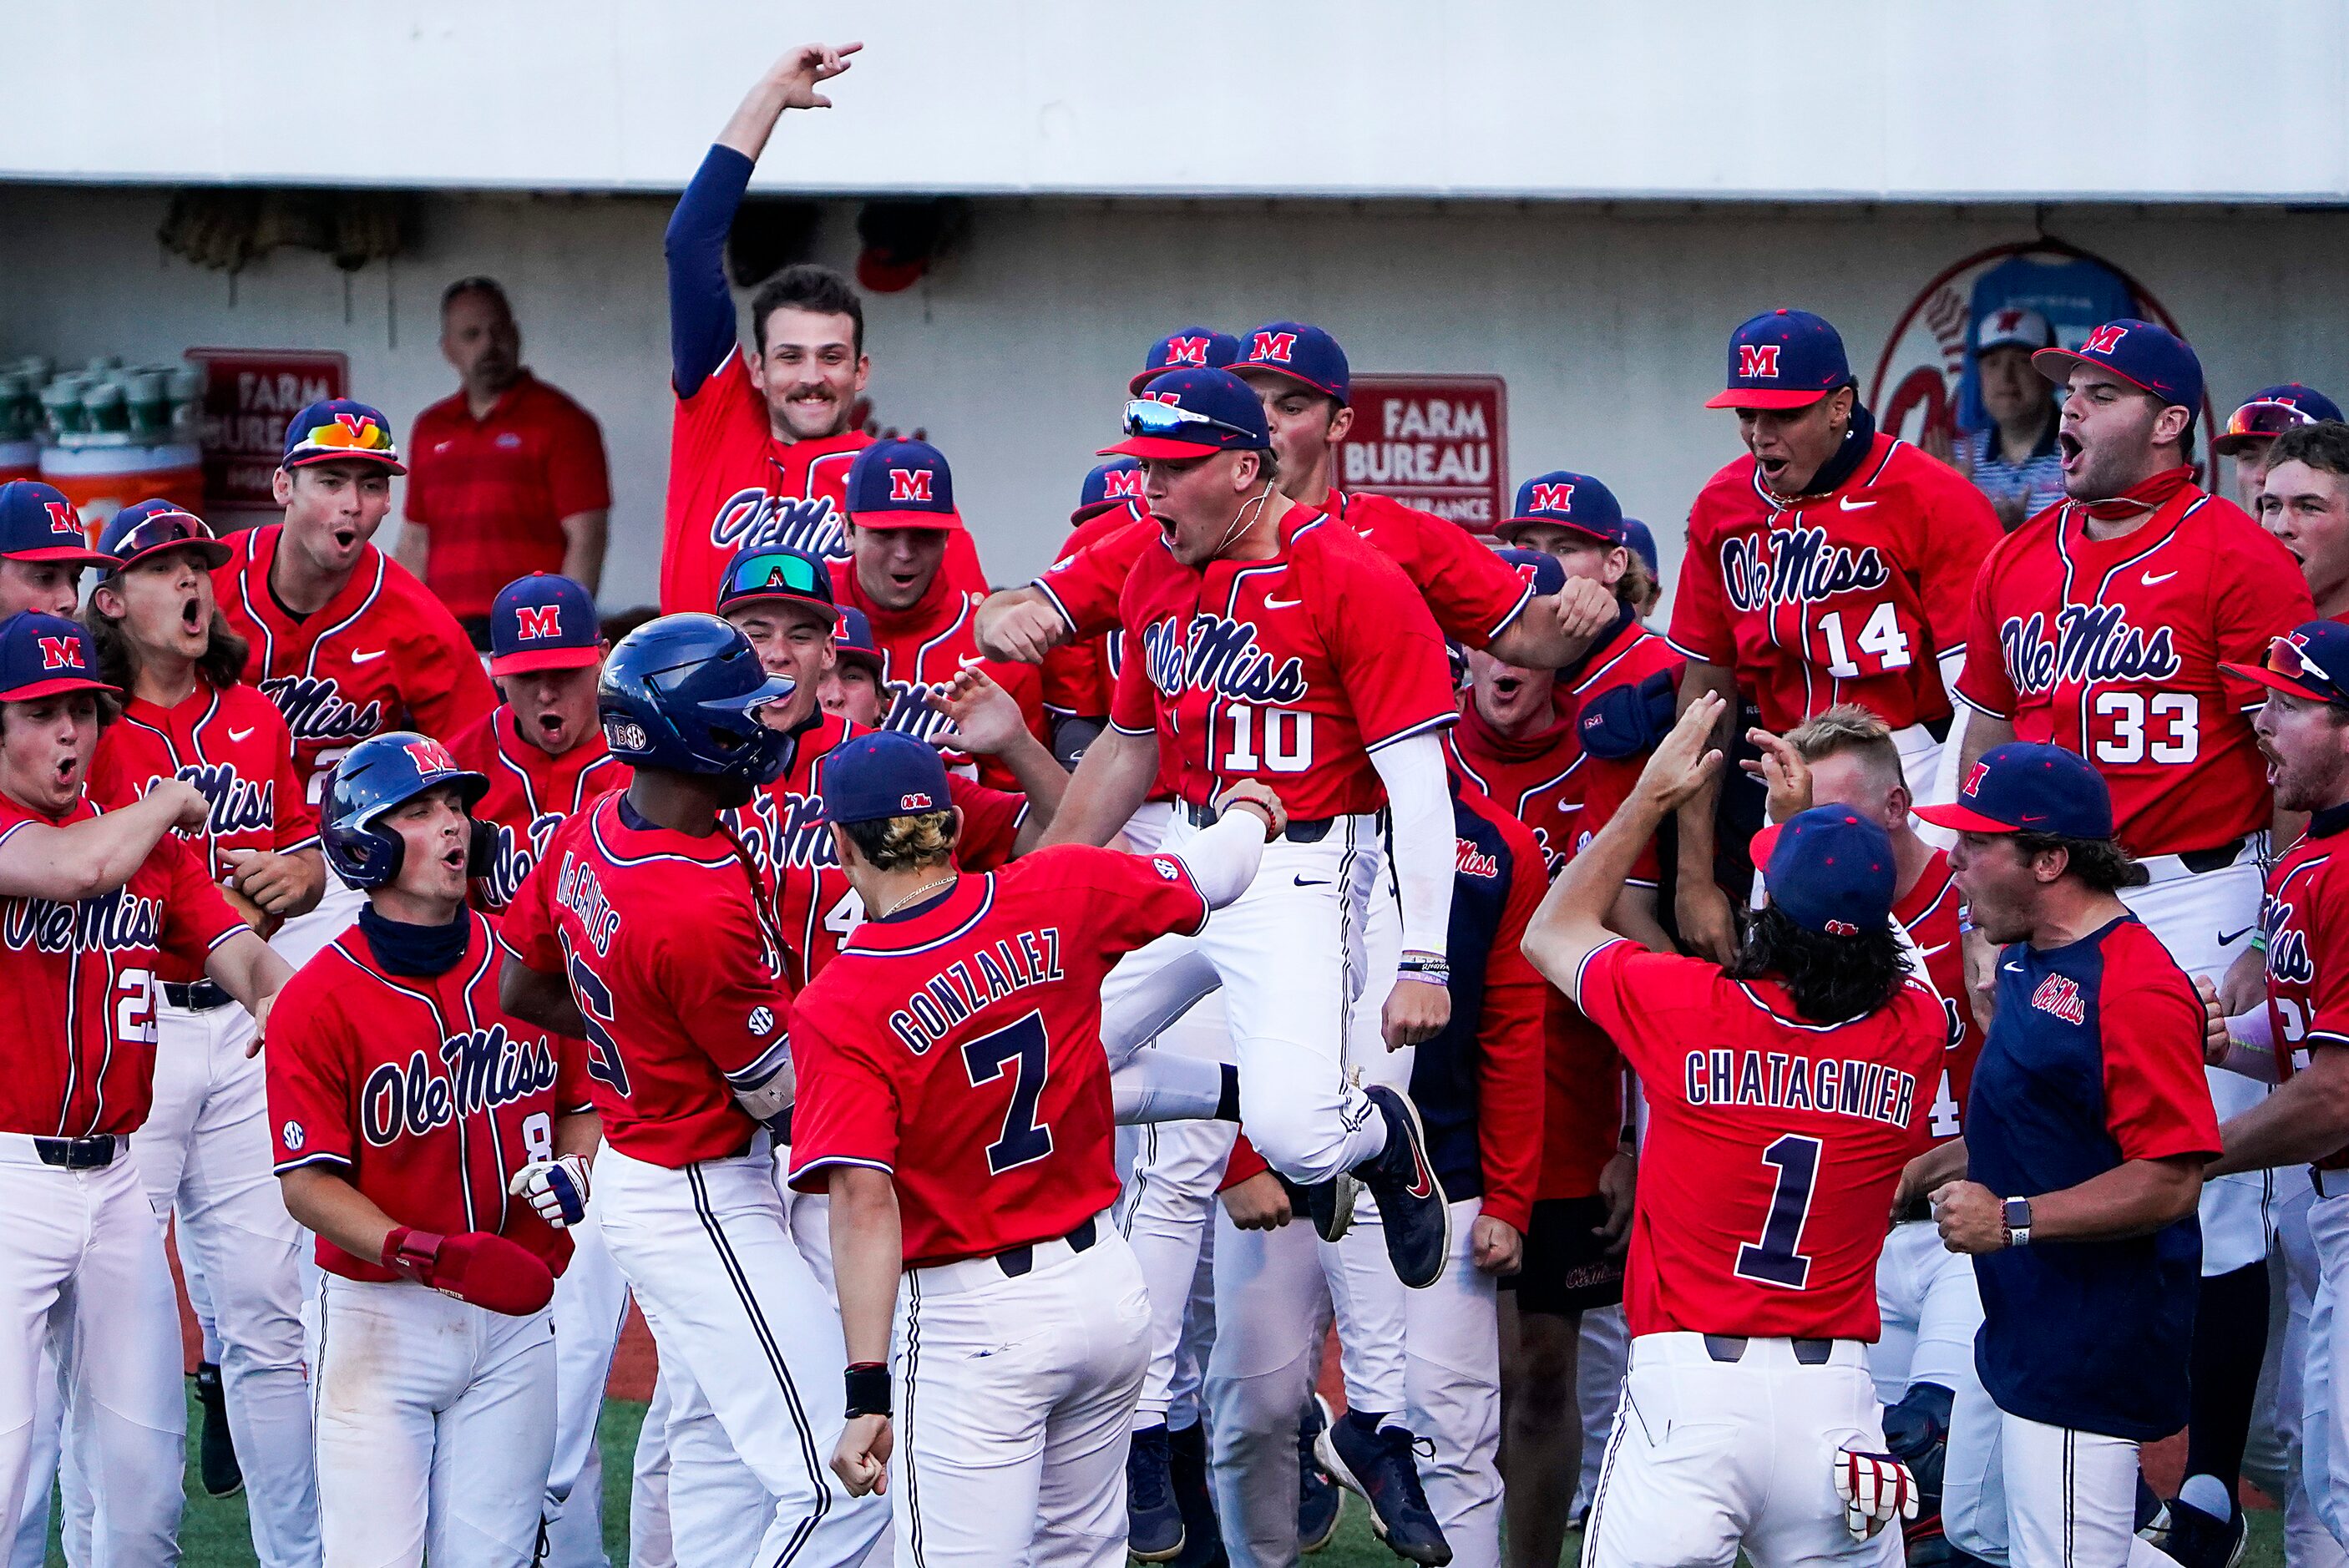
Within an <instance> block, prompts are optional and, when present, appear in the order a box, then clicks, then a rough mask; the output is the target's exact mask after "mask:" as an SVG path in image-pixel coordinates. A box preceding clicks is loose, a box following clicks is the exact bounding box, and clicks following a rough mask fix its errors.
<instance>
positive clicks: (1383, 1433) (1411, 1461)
mask: <svg viewBox="0 0 2349 1568" xmlns="http://www.w3.org/2000/svg"><path fill="white" fill-rule="evenodd" d="M1417 1447H1418V1440H1417V1439H1414V1438H1413V1436H1412V1435H1411V1433H1410V1432H1409V1431H1407V1430H1406V1429H1403V1428H1402V1427H1399V1426H1381V1425H1380V1417H1379V1416H1378V1415H1377V1414H1376V1413H1375V1412H1371V1411H1357V1410H1349V1411H1347V1412H1346V1413H1345V1414H1344V1415H1342V1416H1340V1417H1339V1418H1337V1419H1336V1420H1335V1421H1332V1422H1331V1423H1330V1425H1329V1426H1328V1427H1326V1428H1324V1429H1322V1432H1321V1436H1320V1439H1319V1440H1318V1441H1317V1442H1316V1443H1315V1444H1314V1449H1313V1451H1314V1452H1315V1454H1316V1455H1318V1456H1319V1459H1320V1460H1321V1463H1322V1466H1323V1468H1325V1469H1327V1470H1329V1472H1330V1476H1331V1477H1332V1478H1333V1479H1334V1480H1336V1481H1337V1482H1338V1484H1339V1485H1340V1486H1342V1487H1344V1488H1345V1489H1346V1490H1347V1491H1351V1492H1357V1493H1359V1494H1361V1499H1362V1501H1365V1502H1367V1503H1369V1504H1370V1505H1371V1532H1373V1533H1374V1534H1376V1535H1377V1536H1378V1538H1379V1539H1380V1540H1381V1541H1383V1542H1386V1543H1387V1549H1388V1550H1389V1551H1391V1552H1392V1553H1394V1554H1395V1555H1396V1556H1398V1557H1401V1558H1403V1559H1405V1560H1406V1561H1409V1562H1413V1563H1428V1564H1431V1565H1432V1568H1443V1564H1444V1563H1449V1562H1451V1561H1452V1545H1451V1543H1450V1542H1447V1541H1445V1540H1444V1530H1443V1527H1442V1526H1440V1525H1438V1524H1437V1523H1436V1522H1435V1512H1434V1511H1433V1509H1431V1508H1429V1507H1428V1506H1427V1493H1426V1492H1425V1491H1423V1490H1421V1488H1420V1484H1419V1464H1418V1461H1417V1460H1416V1459H1415V1458H1414V1457H1413V1456H1414V1450H1415V1449H1417Z"/></svg>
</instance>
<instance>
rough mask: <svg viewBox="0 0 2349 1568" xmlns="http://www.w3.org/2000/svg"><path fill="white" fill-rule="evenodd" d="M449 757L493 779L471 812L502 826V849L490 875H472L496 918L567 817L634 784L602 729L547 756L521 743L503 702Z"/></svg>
mask: <svg viewBox="0 0 2349 1568" xmlns="http://www.w3.org/2000/svg"><path fill="white" fill-rule="evenodd" d="M449 754H450V756H451V757H454V758H456V759H457V766H458V767H460V768H466V769H471V770H472V771H473V772H476V773H479V774H481V775H483V776H484V777H486V778H487V779H489V781H490V792H489V793H488V794H486V795H484V796H482V797H481V804H479V805H477V806H475V807H474V808H473V815H474V817H475V818H476V819H478V820H481V821H484V822H488V823H491V824H492V825H494V826H495V827H496V829H497V835H498V849H497V853H496V855H495V856H493V857H492V859H491V861H490V869H489V871H488V872H487V873H486V874H481V875H476V876H475V877H474V878H473V903H475V904H476V905H478V906H479V907H481V908H482V909H485V910H488V911H489V912H490V913H492V914H496V913H502V912H503V910H504V909H505V907H506V906H507V905H508V904H510V903H513V898H514V894H515V892H518V891H519V890H520V889H521V887H522V882H523V878H524V877H526V876H528V875H530V868H531V867H533V866H534V865H536V864H538V861H539V857H540V856H542V855H543V854H544V853H545V852H546V842H547V840H548V839H550V838H552V837H553V836H554V830H555V828H556V826H557V825H558V824H560V823H561V822H562V820H563V819H564V818H565V817H568V816H570V815H572V814H573V813H574V812H576V811H578V810H581V809H583V808H584V807H585V806H586V805H587V803H588V802H589V801H591V800H593V799H595V797H596V796H598V795H601V794H602V793H604V791H605V790H606V789H624V788H626V785H627V782H628V765H627V764H626V763H625V762H623V761H621V760H620V759H619V758H616V757H615V756H613V755H612V754H611V752H610V751H609V750H607V749H606V748H605V745H604V732H603V731H602V730H600V729H597V730H592V731H590V732H589V733H588V736H587V738H586V739H585V740H583V741H581V742H580V743H579V744H578V745H576V746H574V747H573V748H571V749H570V750H568V751H566V752H564V754H563V755H562V756H560V757H549V756H548V755H547V754H546V753H545V752H544V751H543V750H541V749H540V748H537V747H535V746H533V745H532V744H531V743H530V742H529V741H527V740H525V739H523V738H522V735H521V733H520V732H519V731H518V730H516V729H515V727H514V715H513V709H512V708H511V707H505V706H504V705H502V704H501V705H500V706H499V707H498V708H497V709H496V710H495V711H494V712H492V713H489V714H485V715H483V716H482V718H481V722H480V723H479V724H476V725H474V726H473V727H471V728H470V729H468V730H466V731H465V732H464V733H463V734H461V735H460V736H458V737H457V738H456V739H454V740H452V741H450V743H449Z"/></svg>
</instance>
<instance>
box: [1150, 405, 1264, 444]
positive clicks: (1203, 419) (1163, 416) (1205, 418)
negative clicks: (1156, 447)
mask: <svg viewBox="0 0 2349 1568" xmlns="http://www.w3.org/2000/svg"><path fill="white" fill-rule="evenodd" d="M1192 425H1205V426H1206V427H1207V428H1209V429H1211V430H1221V431H1223V432H1224V433H1225V434H1226V435H1227V436H1237V437H1238V438H1240V439H1242V440H1244V441H1251V442H1252V441H1256V440H1257V439H1259V437H1258V436H1257V433H1256V432H1255V431H1253V430H1243V429H1241V428H1239V427H1238V426H1237V425H1233V424H1227V423H1226V422H1225V421H1223V420H1221V419H1217V418H1212V417H1211V416H1209V415H1206V414H1202V413H1200V412H1199V411H1198V410H1197V409H1195V408H1185V407H1182V406H1181V405H1180V404H1176V403H1161V402H1159V401H1157V400H1156V399H1155V398H1152V397H1137V398H1135V399H1134V400H1133V402H1131V403H1128V404H1127V405H1126V406H1125V433H1126V434H1127V435H1129V436H1154V437H1157V438H1160V439H1162V440H1165V439H1171V440H1177V441H1181V440H1189V441H1191V442H1192V443H1193V444H1198V433H1197V432H1196V431H1195V430H1190V429H1188V428H1187V427H1189V426H1192ZM1207 444H1208V445H1211V446H1212V445H1216V443H1214V442H1209V443H1207Z"/></svg>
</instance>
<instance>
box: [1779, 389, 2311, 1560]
mask: <svg viewBox="0 0 2349 1568" xmlns="http://www.w3.org/2000/svg"><path fill="white" fill-rule="evenodd" d="M2073 396H2074V397H2075V398H2077V397H2080V396H2081V393H2080V391H2079V390H2077V389H2075V392H2074V394H2073ZM2064 418H2065V420H2066V423H2067V424H2068V423H2069V422H2070V420H2071V419H2072V418H2073V416H2072V413H2071V411H2070V409H2069V407H2068V406H2067V407H2066V411H2065V414H2064ZM2036 526H2037V525H2036V524H2034V525H2033V527H2036ZM2016 537H2020V536H2019V535H2018V536H2016ZM1918 815H1919V816H1920V817H1922V818H1924V819H1925V820H1927V821H1930V822H1932V823H1935V824H1936V825H1938V826H1940V827H1943V828H1948V829H1951V830H1954V831H1955V832H1957V833H1958V834H1959V835H1960V836H1959V839H1958V841H1957V845H1956V847H1955V848H1954V849H1952V850H1951V852H1950V861H1951V865H1953V866H1954V867H1955V868H1956V870H1957V873H1958V886H1959V888H1960V890H1961V892H1963V894H1964V895H1965V899H1966V903H1967V905H1968V908H1969V910H1970V911H1971V915H1972V919H1973V923H1974V929H1975V930H1976V931H1978V932H1981V933H1982V934H1984V935H1986V936H1987V937H1988V938H1989V939H1990V940H1991V941H1992V942H1996V943H2000V944H2003V945H2002V948H2001V951H2000V953H1999V954H1998V980H1997V984H1998V997H1997V1005H1996V1010H1995V1011H1994V1013H1993V1014H1992V1018H1991V1023H1990V1029H1989V1033H1988V1036H1987V1037H1986V1038H1985V1039H1984V1040H1983V1042H1982V1055H1981V1056H1980V1057H1978V1058H1977V1059H1976V1061H1975V1064H1974V1071H1973V1080H1972V1086H1971V1092H1970V1094H1969V1097H1968V1099H1967V1105H1966V1122H1965V1147H1966V1173H1965V1176H1964V1178H1963V1179H1962V1180H1960V1181H1951V1182H1949V1183H1947V1184H1946V1185H1943V1186H1941V1187H1939V1188H1936V1189H1935V1190H1934V1191H1933V1192H1932V1193H1931V1194H1930V1197H1931V1200H1932V1203H1933V1210H1934V1215H1935V1218H1936V1219H1937V1221H1938V1222H1939V1223H1940V1232H1941V1240H1942V1243H1943V1244H1944V1245H1945V1246H1947V1247H1948V1248H1950V1250H1951V1251H1952V1252H1960V1253H1968V1254H1970V1255H1971V1256H1972V1257H1973V1258H1974V1260H1975V1262H1974V1270H1975V1278H1976V1281H1977V1282H1978V1283H1979V1284H1980V1285H1981V1289H1982V1309H1983V1321H1982V1331H1981V1333H1980V1335H1979V1336H1977V1337H1976V1340H1975V1344H1974V1366H1975V1368H1976V1370H1977V1371H1978V1372H1979V1373H1980V1374H1981V1381H1982V1389H1983V1392H1984V1394H1985V1395H1986V1396H1987V1397H1986V1398H1977V1397H1974V1396H1972V1395H1971V1391H1970V1390H1967V1389H1963V1388H1961V1389H1960V1390H1958V1395H1959V1400H1958V1406H1957V1409H1956V1412H1955V1415H1954V1416H1953V1418H1952V1419H1951V1427H1950V1443H1949V1450H1948V1460H1947V1469H1948V1475H1949V1477H1950V1479H1951V1487H1950V1491H1949V1494H1948V1499H1947V1501H1948V1502H1949V1503H1951V1504H1954V1503H1957V1502H1958V1501H1960V1498H1961V1486H1960V1482H1961V1481H1962V1483H1963V1488H1962V1490H1963V1491H1964V1492H1965V1493H1966V1494H1967V1495H1971V1496H1977V1497H1978V1498H1979V1507H1978V1509H1977V1510H1976V1511H1975V1512H1974V1513H1973V1514H1972V1515H1971V1517H1969V1516H1968V1515H1966V1514H1965V1513H1963V1512H1962V1511H1949V1512H1947V1513H1946V1514H1945V1519H1946V1522H1947V1525H1948V1528H1949V1532H1950V1540H1951V1542H1952V1543H1953V1544H1955V1545H1957V1546H1958V1547H1960V1548H1961V1549H1962V1550H1965V1551H1968V1552H1972V1553H1976V1554H1978V1555H1982V1556H1985V1557H1989V1558H1990V1559H1991V1560H1992V1561H1993V1562H2012V1563H2018V1564H2020V1563H2061V1562H2065V1561H2069V1562H2074V1563H2084V1564H2085V1563H2098V1564H2105V1565H2107V1568H2120V1564H2122V1563H2132V1564H2137V1565H2139V1568H2144V1565H2146V1564H2154V1563H2170V1562H2173V1561H2175V1560H2174V1559H2173V1558H2171V1557H2169V1556H2167V1555H2165V1554H2164V1553H2161V1552H2159V1551H2157V1550H2156V1549H2155V1548H2154V1547H2153V1546H2152V1545H2150V1544H2149V1543H2147V1542H2144V1541H2141V1540H2139V1539H2137V1536H2136V1535H2135V1534H2134V1533H2133V1529H2134V1526H2135V1524H2136V1495H2137V1445H2138V1444H2139V1443H2141V1442H2145V1441H2147V1440H2150V1439H2155V1438H2158V1437H2164V1436H2167V1435H2168V1434H2169V1433H2172V1432H2175V1431H2176V1430H2177V1429H2178V1428H2179V1426H2181V1425H2183V1424H2184V1423H2185V1422H2186V1420H2187V1413H2188V1395H2187V1365H2188V1349H2189V1343H2190V1341H2191V1339H2192V1337H2193V1327H2192V1325H2193V1318H2194V1315H2195V1311H2196V1305H2195V1304H2196V1297H2197V1295H2198V1292H2197V1288H2196V1287H2197V1276H2198V1274H2199V1253H2200V1251H2201V1247H2200V1243H2199V1230H2198V1227H2197V1224H2196V1222H2195V1213H2194V1209H2195V1200H2196V1197H2197V1196H2198V1194H2199V1189H2200V1187H2201V1182H2202V1167H2203V1164H2204V1162H2205V1161H2207V1160H2208V1159H2209V1157H2210V1156H2212V1155H2214V1154H2216V1153H2217V1152H2218V1151H2219V1127H2218V1122H2217V1120H2216V1119H2215V1118H2214V1117H2213V1116H2212V1115H2211V1110H2210V1095H2209V1088H2208V1087H2207V1086H2206V1084H2205V1083H2204V1082H2203V1080H2202V1076H2201V1073H2200V1072H2199V1070H2198V1068H2199V1065H2200V1061H2201V1054H2202V1049H2203V1044H2204V1037H2205V1034H2206V1029H2205V1013H2204V1005H2203V1001H2202V998H2201V997H2199V995H2196V993H2195V989H2194V986H2193V985H2192V984H2191V983H2190V982H2189V981H2188V979H2187V978H2186V976H2185V975H2184V974H2183V973H2181V972H2180V971H2179V969H2178V965H2177V964H2176V962H2175V961H2174V960H2172V959H2171V958H2170V957H2169V956H2168V954H2166V953H2165V952H2164V951H2163V948H2162V944H2161V943H2160V942H2159V941H2158V939H2157V938H2156V937H2155V935H2154V934H2153V933H2152V932H2150V931H2149V930H2148V929H2147V926H2146V925H2145V924H2144V923H2142V922H2141V921H2140V920H2138V919H2137V917H2136V916H2134V915H2133V914H2131V913H2130V912H2129V910H2128V908H2127V905H2125V904H2124V903H2122V902H2121V901H2120V900H2119V899H2118V898H2117V897H2116V896H2115V892H2116V889H2117V888H2119V887H2120V886H2122V885H2124V884H2126V883H2127V882H2129V881H2130V880H2131V879H2132V878H2133V876H2134V875H2135V868H2134V866H2133V865H2132V863H2131V861H2130V860H2129V857H2128V856H2127V853H2126V852H2125V851H2123V850H2122V848H2121V847H2120V844H2119V842H2118V841H2116V840H2115V839H2114V837H2113V827H2114V813H2113V806H2112V800H2111V797H2110V794H2109V793H2108V791H2107V790H2106V787H2105V783H2104V780H2103V779H2102V778H2101V777H2100V776H2099V774H2098V772H2097V771H2096V769H2094V768H2093V767H2091V766H2090V764H2088V763H2087V762H2086V761H2085V760H2083V759H2082V758H2080V756H2079V755H2078V754H2077V753H2075V752H2073V751H2071V750H2068V749H2065V748H2061V747H2055V746H2047V745H2033V744H2027V743H2010V744H2007V745H2004V746H2001V747H1998V748H1994V749H1993V750H1992V751H1991V752H1989V753H1988V754H1987V755H1985V756H1984V757H1982V758H1981V759H1980V761H1978V762H1977V763H1976V764H1974V765H1973V766H1972V767H1971V768H1969V769H1967V773H1966V778H1965V782H1964V784H1963V785H1962V786H1961V789H1960V790H1959V794H1958V799H1957V800H1956V801H1954V802H1952V803H1951V804H1948V805H1941V806H1924V807H1920V808H1919V809H1918ZM1774 882H1775V878H1774ZM1774 891H1775V889H1774ZM2049 1243H2058V1244H2056V1245H2054V1246H2050V1245H2049ZM2043 1260H2044V1261H2043ZM2261 1283H2262V1285H2264V1276H2262V1282H2261ZM2205 1299H2206V1300H2207V1296H2206V1297H2205ZM2265 1322H2266V1314H2265V1307H2264V1303H2262V1304H2261V1313H2260V1315H2259V1316H2258V1318H2257V1319H2255V1320H2247V1321H2237V1322H2234V1323H2232V1324H2230V1327H2232V1328H2233V1329H2234V1330H2235V1331H2236V1332H2238V1333H2242V1332H2246V1331H2250V1332H2252V1333H2258V1332H2260V1331H2261V1329H2263V1327H2264V1325H2265ZM2253 1365H2254V1367H2256V1365H2257V1363H2256V1362H2254V1364H2253ZM2238 1440H2239V1442H2240V1439H2238ZM2237 1451H2238V1453H2240V1447H2239V1448H2238V1450H2237Z"/></svg>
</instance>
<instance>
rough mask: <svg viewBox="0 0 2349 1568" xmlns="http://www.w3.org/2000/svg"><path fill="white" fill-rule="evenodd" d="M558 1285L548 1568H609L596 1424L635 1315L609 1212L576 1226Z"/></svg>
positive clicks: (590, 1209)
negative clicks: (608, 1225)
mask: <svg viewBox="0 0 2349 1568" xmlns="http://www.w3.org/2000/svg"><path fill="white" fill-rule="evenodd" d="M571 1246H572V1252H571V1263H570V1265H569V1266H568V1267H566V1268H565V1269H564V1271H563V1277H562V1278H560V1279H558V1280H556V1281H555V1282H554V1305H552V1306H551V1307H549V1308H548V1310H549V1311H550V1312H552V1313H553V1314H554V1459H553V1460H552V1461H551V1463H550V1464H549V1466H548V1469H547V1474H546V1501H545V1504H544V1510H545V1517H546V1568H604V1565H605V1563H606V1562H607V1561H608V1559H607V1558H606V1557H605V1553H604V1508H603V1501H604V1496H603V1492H604V1484H603V1483H604V1478H603V1468H604V1465H603V1454H602V1451H601V1450H600V1449H598V1448H597V1446H596V1441H595V1423H596V1422H597V1420H599V1419H600V1418H602V1416H603V1414H604V1389H605V1386H606V1385H607V1384H608V1383H609V1382H610V1381H611V1378H612V1353H613V1351H614V1350H615V1349H616V1347H617V1346H618V1345H619V1343H620V1326H621V1324H623V1323H624V1322H626V1320H627V1315H628V1282H627V1280H626V1278H624V1277H623V1276H622V1275H621V1274H620V1268H619V1265H618V1264H615V1263H614V1262H613V1261H612V1253H611V1250H610V1249H609V1248H608V1247H606V1246H605V1244H604V1223H603V1219H602V1206H601V1205H600V1204H599V1203H596V1202H589V1204H588V1205H587V1213H586V1216H585V1218H584V1219H582V1220H581V1221H580V1222H579V1223H577V1224H575V1225H574V1226H572V1227H571Z"/></svg>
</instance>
